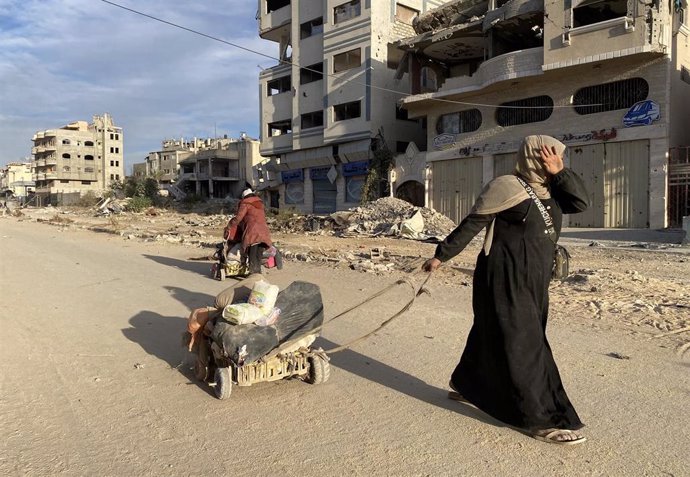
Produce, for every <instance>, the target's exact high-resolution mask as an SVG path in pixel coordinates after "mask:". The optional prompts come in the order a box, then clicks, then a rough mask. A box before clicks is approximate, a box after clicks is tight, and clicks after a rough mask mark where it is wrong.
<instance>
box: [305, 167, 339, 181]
mask: <svg viewBox="0 0 690 477" xmlns="http://www.w3.org/2000/svg"><path fill="white" fill-rule="evenodd" d="M331 167H333V166H323V167H312V168H311V169H309V178H310V179H311V180H313V181H327V180H328V171H330V170H331Z"/></svg>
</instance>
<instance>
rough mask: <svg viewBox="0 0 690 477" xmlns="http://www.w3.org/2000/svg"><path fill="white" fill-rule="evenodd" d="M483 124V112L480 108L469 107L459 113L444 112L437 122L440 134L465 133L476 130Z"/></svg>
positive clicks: (437, 129)
mask: <svg viewBox="0 0 690 477" xmlns="http://www.w3.org/2000/svg"><path fill="white" fill-rule="evenodd" d="M481 125H482V112H481V111H479V110H478V109H476V108H475V109H467V110H465V111H458V112H457V113H449V114H443V115H441V116H440V117H439V118H438V121H437V122H436V131H437V132H438V133H439V134H463V133H468V132H472V131H476V130H477V129H479V127H480V126H481Z"/></svg>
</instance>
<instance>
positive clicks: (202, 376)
mask: <svg viewBox="0 0 690 477" xmlns="http://www.w3.org/2000/svg"><path fill="white" fill-rule="evenodd" d="M194 377H195V378H196V379H198V380H199V381H201V382H202V383H205V382H206V380H207V379H208V378H209V372H208V366H206V365H205V364H204V363H202V362H201V361H200V360H199V359H197V360H196V361H195V362H194Z"/></svg>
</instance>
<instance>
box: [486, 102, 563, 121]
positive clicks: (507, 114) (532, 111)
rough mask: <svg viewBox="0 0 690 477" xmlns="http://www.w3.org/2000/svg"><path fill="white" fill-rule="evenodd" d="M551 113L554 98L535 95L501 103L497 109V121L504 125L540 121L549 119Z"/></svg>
mask: <svg viewBox="0 0 690 477" xmlns="http://www.w3.org/2000/svg"><path fill="white" fill-rule="evenodd" d="M551 113H553V99H551V97H550V96H534V97H532V98H525V99H519V100H517V101H509V102H507V103H503V104H501V106H499V108H498V109H497V110H496V122H497V123H498V125H499V126H503V127H506V126H516V125H518V124H528V123H538V122H540V121H546V120H547V119H549V118H550V117H551Z"/></svg>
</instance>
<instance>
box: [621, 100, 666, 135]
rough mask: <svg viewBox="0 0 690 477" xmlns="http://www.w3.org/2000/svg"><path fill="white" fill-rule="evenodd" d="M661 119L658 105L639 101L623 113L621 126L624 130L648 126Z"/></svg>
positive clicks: (648, 101)
mask: <svg viewBox="0 0 690 477" xmlns="http://www.w3.org/2000/svg"><path fill="white" fill-rule="evenodd" d="M660 117H661V113H660V110H659V105H658V104H657V103H655V102H654V101H652V100H651V99H648V100H646V101H639V102H637V103H635V104H633V106H632V107H631V108H630V109H629V110H628V112H627V113H625V116H623V125H624V126H625V127H626V128H629V127H633V126H649V125H650V124H652V123H653V122H654V121H658V120H659V118H660Z"/></svg>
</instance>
